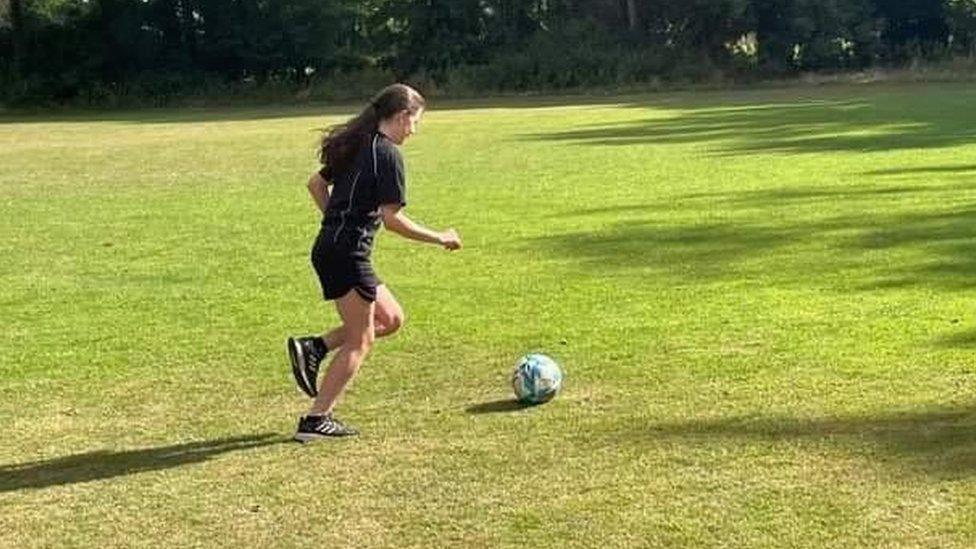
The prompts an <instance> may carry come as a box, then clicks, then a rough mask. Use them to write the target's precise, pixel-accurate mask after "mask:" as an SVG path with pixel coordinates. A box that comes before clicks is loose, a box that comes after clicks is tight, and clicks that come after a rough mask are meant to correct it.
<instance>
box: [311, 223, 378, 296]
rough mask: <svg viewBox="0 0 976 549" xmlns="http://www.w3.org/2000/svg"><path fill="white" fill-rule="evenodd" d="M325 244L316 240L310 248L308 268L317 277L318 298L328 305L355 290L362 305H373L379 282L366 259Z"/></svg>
mask: <svg viewBox="0 0 976 549" xmlns="http://www.w3.org/2000/svg"><path fill="white" fill-rule="evenodd" d="M325 240H327V239H323V238H321V237H320V238H317V239H316V240H315V245H314V246H313V247H312V266H313V267H314V268H315V273H316V274H317V275H318V276H319V283H320V284H321V285H322V296H323V297H325V299H326V300H327V301H328V300H333V299H338V298H340V297H342V296H344V295H346V294H347V293H349V290H356V293H358V294H359V295H360V296H361V297H362V298H363V299H365V300H366V301H369V302H374V301H376V287H377V286H379V285H380V284H382V282H380V279H379V278H378V277H377V276H376V273H375V272H374V271H373V264H372V263H370V261H369V258H366V257H362V256H361V255H360V254H357V253H355V252H349V251H345V250H342V249H338V248H335V247H333V246H330V245H329V244H328V243H326V242H325Z"/></svg>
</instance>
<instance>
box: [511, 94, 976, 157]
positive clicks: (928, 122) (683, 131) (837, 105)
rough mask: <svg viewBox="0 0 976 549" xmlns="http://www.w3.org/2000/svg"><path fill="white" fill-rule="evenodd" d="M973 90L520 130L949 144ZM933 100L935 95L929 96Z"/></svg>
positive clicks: (683, 139)
mask: <svg viewBox="0 0 976 549" xmlns="http://www.w3.org/2000/svg"><path fill="white" fill-rule="evenodd" d="M973 98H974V95H973V93H972V92H971V91H969V92H967V91H962V92H960V91H959V90H956V91H953V92H945V93H943V92H933V91H931V90H929V91H927V92H926V91H925V90H919V93H917V94H914V95H906V94H895V95H894V96H890V95H884V94H881V95H875V96H870V95H869V96H859V97H856V98H836V99H795V100H789V99H788V98H785V99H787V100H786V101H783V100H780V101H779V102H774V101H772V100H770V98H769V97H765V98H764V97H757V98H755V99H753V101H752V102H749V103H745V104H731V103H725V104H723V103H722V102H721V101H715V102H714V103H713V104H712V105H694V104H690V105H685V106H681V105H678V106H676V112H675V114H674V115H673V116H670V117H662V116H661V113H654V116H652V117H650V118H647V119H644V120H636V121H627V122H622V123H620V122H618V123H613V124H606V125H595V126H591V127H583V128H580V129H574V130H569V131H559V132H551V133H543V134H531V135H527V136H525V138H527V139H531V140H542V141H557V142H569V143H578V144H581V145H591V146H592V145H597V146H617V145H681V144H694V145H711V146H712V149H713V151H714V152H715V154H719V155H739V154H742V153H786V154H797V153H824V152H838V151H857V152H888V151H892V150H901V149H923V148H939V147H951V146H955V145H960V144H968V143H971V142H972V141H973V139H974V138H976V126H974V125H973V123H972V119H971V117H969V116H960V115H959V113H960V112H967V111H966V106H967V105H968V104H971V103H972V101H973ZM933 99H935V100H933Z"/></svg>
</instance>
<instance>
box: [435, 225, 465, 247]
mask: <svg viewBox="0 0 976 549" xmlns="http://www.w3.org/2000/svg"><path fill="white" fill-rule="evenodd" d="M440 242H441V246H444V248H446V249H448V250H460V249H461V237H460V236H458V234H457V231H455V230H454V229H448V230H446V231H444V232H442V233H441V234H440Z"/></svg>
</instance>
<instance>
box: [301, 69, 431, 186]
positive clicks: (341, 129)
mask: <svg viewBox="0 0 976 549" xmlns="http://www.w3.org/2000/svg"><path fill="white" fill-rule="evenodd" d="M424 105H425V102H424V98H423V96H421V95H420V93H419V92H417V90H415V89H413V88H411V87H410V86H407V85H404V84H393V85H392V86H388V87H386V88H384V89H383V90H382V91H380V92H379V93H378V94H376V96H375V97H373V99H372V100H371V101H370V102H369V104H367V105H366V107H365V108H364V109H363V110H362V111H361V112H360V113H359V114H358V115H356V116H355V117H353V118H351V119H350V120H348V121H346V122H345V123H344V124H337V125H335V126H332V127H331V128H329V129H327V130H326V131H324V132H323V133H322V140H321V142H320V146H319V161H320V162H321V163H322V164H323V165H324V166H325V167H326V169H327V171H328V173H329V174H331V175H332V177H331V178H330V179H332V178H334V177H336V176H338V175H339V174H342V173H343V172H345V171H346V170H348V169H349V167H350V165H351V164H352V163H353V161H354V160H355V159H356V155H358V154H359V151H360V150H361V149H362V147H364V146H365V145H366V144H367V143H368V142H369V139H370V137H371V136H372V135H373V134H374V133H376V131H377V130H378V129H379V125H380V122H381V121H383V120H386V119H388V118H391V117H393V116H395V115H396V114H398V113H400V112H403V111H409V112H410V113H416V112H417V111H419V110H420V109H423V108H424Z"/></svg>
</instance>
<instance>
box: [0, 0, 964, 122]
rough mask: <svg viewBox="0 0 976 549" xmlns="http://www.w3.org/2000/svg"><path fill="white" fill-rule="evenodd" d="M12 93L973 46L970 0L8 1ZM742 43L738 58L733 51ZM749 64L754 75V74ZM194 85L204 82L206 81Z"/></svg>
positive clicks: (588, 69) (523, 79) (668, 72)
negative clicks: (368, 72)
mask: <svg viewBox="0 0 976 549" xmlns="http://www.w3.org/2000/svg"><path fill="white" fill-rule="evenodd" d="M9 8H10V9H8V10H6V12H4V14H3V15H0V17H2V18H3V20H2V24H0V60H2V61H0V76H2V77H3V82H2V85H0V93H2V94H3V97H4V98H5V99H6V102H8V103H44V102H64V101H81V102H98V101H99V99H98V98H99V97H101V96H102V95H103V94H102V93H101V92H102V91H103V90H112V93H113V94H114V95H117V96H126V95H135V96H148V97H152V98H154V100H157V101H159V102H161V103H165V102H166V101H168V100H169V98H174V97H179V96H183V95H186V94H192V93H194V90H199V89H201V88H203V87H213V83H214V82H217V83H220V82H223V83H225V84H226V85H228V86H229V87H231V88H234V87H241V86H247V85H250V84H256V85H257V86H268V87H271V88H279V87H284V88H290V89H291V90H292V91H293V92H294V93H300V90H302V89H312V88H317V87H321V85H322V83H323V82H329V81H331V78H332V77H333V76H334V75H335V74H337V73H346V74H348V73H351V72H355V71H363V70H374V69H379V70H388V71H390V72H392V74H393V75H394V77H395V78H397V79H400V80H408V81H423V82H425V83H427V84H429V85H430V86H448V87H450V86H451V85H455V84H458V83H462V84H463V85H467V86H473V85H478V86H484V85H487V86H488V88H489V89H500V90H528V89H554V88H565V87H572V86H579V85H606V84H615V83H620V82H650V81H654V80H659V79H670V78H679V79H701V78H710V77H711V76H713V75H715V74H720V73H741V72H743V71H745V72H753V73H756V74H768V73H783V72H791V71H808V70H836V69H852V68H864V67H870V66H873V65H879V64H888V65H890V64H903V63H906V62H908V61H911V60H913V59H916V58H919V57H925V58H938V57H946V56H950V55H958V54H966V55H969V54H973V53H974V50H976V2H974V1H973V0H664V1H659V2H651V1H649V0H572V1H571V0H360V1H356V0H12V1H11V2H10V4H9ZM744 40H745V41H751V42H752V43H753V44H752V46H751V47H750V48H748V51H749V53H748V55H744V54H743V52H744V51H746V50H742V49H739V48H737V47H736V45H737V44H741V43H743V41H744ZM756 71H758V72H756ZM204 83H206V84H204Z"/></svg>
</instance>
